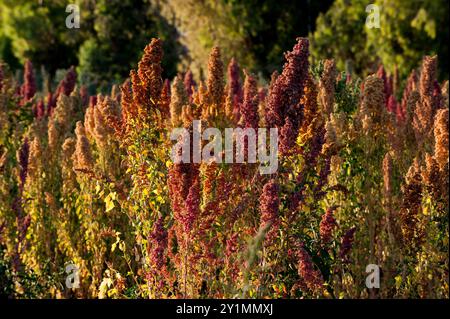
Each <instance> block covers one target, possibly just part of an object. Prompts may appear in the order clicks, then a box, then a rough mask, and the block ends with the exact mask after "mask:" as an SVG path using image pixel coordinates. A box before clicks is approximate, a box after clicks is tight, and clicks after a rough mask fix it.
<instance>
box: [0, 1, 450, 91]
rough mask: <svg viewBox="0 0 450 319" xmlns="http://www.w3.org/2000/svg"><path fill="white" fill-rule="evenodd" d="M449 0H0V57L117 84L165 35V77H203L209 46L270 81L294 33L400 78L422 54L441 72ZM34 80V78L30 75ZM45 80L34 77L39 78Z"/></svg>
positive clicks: (52, 73) (316, 56) (319, 50)
mask: <svg viewBox="0 0 450 319" xmlns="http://www.w3.org/2000/svg"><path fill="white" fill-rule="evenodd" d="M70 3H74V4H77V5H79V7H80V13H81V23H80V28H79V29H68V28H67V27H66V25H65V20H66V17H67V16H68V15H69V13H66V6H67V5H68V4H70ZM371 3H374V4H377V5H379V6H380V25H381V28H379V29H377V28H373V29H368V28H366V27H365V21H366V18H367V15H368V13H367V12H366V11H365V9H366V6H367V5H368V4H371ZM448 26H449V2H448V1H447V0H389V1H384V0H371V1H363V0H334V1H333V0H322V1H318V0H303V1H279V0H265V1H263V0H247V1H238V0H160V1H158V0H78V1H75V0H71V1H63V0H0V60H3V61H5V62H6V63H8V64H9V66H10V68H11V69H12V70H20V68H21V66H22V65H23V63H24V61H25V60H26V59H30V60H31V61H32V62H33V64H34V66H35V68H36V70H38V71H40V73H42V74H45V75H46V76H47V77H48V78H50V79H55V78H57V77H58V76H59V75H58V74H60V73H61V72H58V70H62V69H67V68H68V67H70V66H71V65H76V66H77V72H78V74H79V81H80V82H81V83H83V84H87V85H88V86H89V87H90V88H91V90H95V89H100V90H101V89H102V88H106V87H109V86H110V85H111V84H113V83H118V82H121V81H123V80H124V79H125V78H126V77H127V76H128V72H129V70H130V69H131V68H134V67H136V64H137V61H138V60H139V57H140V55H141V53H142V50H143V48H144V46H145V45H146V44H147V43H148V42H149V40H150V39H151V38H152V37H159V38H161V39H163V40H164V46H165V48H164V49H165V59H164V64H163V67H164V72H165V74H164V75H165V77H167V78H172V77H173V76H174V75H175V74H176V73H177V72H178V71H185V70H186V69H187V68H190V69H191V70H192V71H193V72H194V74H195V75H196V77H197V78H202V77H204V75H205V74H204V68H205V66H206V64H207V57H208V54H209V50H210V49H211V47H212V46H213V45H219V46H220V47H221V49H222V53H223V56H224V60H225V62H228V61H229V59H231V57H236V58H237V59H238V61H239V63H240V65H241V66H242V67H244V68H247V69H248V70H250V71H252V72H254V73H256V74H258V75H259V76H260V78H263V79H264V78H265V79H267V78H269V76H270V73H271V72H273V71H274V70H276V69H280V68H281V66H282V63H283V52H285V51H287V50H290V49H291V48H292V46H293V44H294V43H295V38H296V37H298V36H308V37H309V38H310V41H311V51H312V55H311V59H312V60H313V61H318V60H320V59H324V58H334V59H335V60H336V62H337V64H338V66H339V67H340V68H341V69H347V71H351V72H354V73H356V74H357V75H361V76H363V75H366V74H367V73H370V72H374V71H375V69H376V67H377V66H378V64H379V63H383V64H384V65H385V67H386V69H387V70H388V72H394V70H395V69H397V70H398V72H399V75H400V76H401V77H403V78H404V77H406V76H407V74H408V73H409V72H410V70H411V69H412V68H415V67H417V66H418V65H419V64H420V60H421V58H422V56H423V55H425V54H438V55H439V61H440V62H439V76H440V78H441V79H443V78H448V76H447V70H448V40H449V27H448ZM38 77H39V75H38ZM42 77H43V76H41V78H42Z"/></svg>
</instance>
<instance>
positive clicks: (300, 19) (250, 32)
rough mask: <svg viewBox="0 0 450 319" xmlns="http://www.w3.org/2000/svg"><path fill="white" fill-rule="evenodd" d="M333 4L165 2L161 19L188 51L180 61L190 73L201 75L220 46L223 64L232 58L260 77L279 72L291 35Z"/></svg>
mask: <svg viewBox="0 0 450 319" xmlns="http://www.w3.org/2000/svg"><path fill="white" fill-rule="evenodd" d="M331 3H332V0H325V1H320V2H318V1H311V0H302V1H276V0H266V1H261V0H248V1H237V0H219V1H216V0H205V1H196V0H167V1H164V2H163V3H162V9H163V11H162V12H163V15H164V16H166V17H167V19H168V20H169V21H173V23H174V24H175V26H176V27H177V28H178V30H179V31H180V34H181V42H182V43H183V44H184V45H185V46H186V47H187V48H188V52H189V57H188V58H187V59H185V61H184V64H185V65H184V67H186V66H188V67H189V68H191V69H192V71H193V72H194V74H196V75H197V76H200V77H202V65H203V64H202V63H203V61H205V60H206V59H207V57H208V55H209V50H210V48H211V47H212V46H214V45H220V47H221V48H222V52H223V56H224V60H225V61H229V60H230V59H231V58H232V57H235V58H236V59H237V60H238V61H239V63H240V64H241V65H242V66H243V67H246V68H248V69H250V70H251V71H259V72H261V73H262V75H263V76H265V77H267V78H268V77H269V75H270V74H271V73H272V72H273V71H274V70H276V69H279V68H280V67H281V66H282V63H283V54H282V53H283V52H285V51H287V50H288V49H289V48H291V47H292V44H293V41H294V39H295V38H296V37H299V36H306V35H307V34H308V32H310V31H312V30H314V28H315V26H314V25H315V20H316V17H317V15H318V14H319V12H321V11H325V10H327V8H328V7H329V6H330V5H331Z"/></svg>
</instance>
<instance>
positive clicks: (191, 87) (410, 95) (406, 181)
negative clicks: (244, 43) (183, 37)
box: [0, 38, 449, 298]
mask: <svg viewBox="0 0 450 319" xmlns="http://www.w3.org/2000/svg"><path fill="white" fill-rule="evenodd" d="M309 50H310V48H309V41H308V39H306V38H298V39H297V43H296V44H295V46H294V48H293V49H292V51H290V52H288V53H287V54H286V55H285V64H284V67H283V69H282V71H281V72H280V73H279V74H278V73H276V72H275V73H274V74H273V75H272V80H271V83H270V85H268V86H262V87H260V86H258V82H257V81H256V78H255V76H254V75H252V74H251V73H250V72H247V71H245V72H241V71H240V69H239V66H238V64H237V62H236V60H234V59H233V60H231V61H229V65H228V68H227V69H226V68H225V66H224V61H223V60H222V56H221V51H220V49H219V48H218V47H214V48H213V49H212V50H211V53H210V55H209V61H208V64H207V70H208V72H207V78H206V81H200V80H199V79H198V78H197V82H198V83H196V81H194V78H193V77H192V74H191V73H190V72H186V73H182V74H179V75H177V76H176V77H175V78H173V79H172V80H171V81H170V82H169V81H163V77H162V74H163V73H162V72H163V68H162V67H161V65H162V63H163V61H164V56H163V44H162V41H161V40H159V39H153V40H152V41H151V43H150V44H148V45H147V46H146V47H145V50H144V53H143V55H142V58H141V60H140V62H139V64H138V68H137V69H136V70H132V71H131V73H130V79H129V80H127V81H125V82H124V83H123V84H122V85H121V86H120V91H119V89H118V88H117V87H113V90H112V92H111V93H110V94H106V95H105V94H104V95H97V96H89V94H88V92H87V90H86V89H85V88H83V87H80V88H78V87H76V85H75V84H76V76H77V75H76V72H75V70H74V69H70V70H69V71H68V72H67V74H66V75H65V77H64V78H63V79H62V80H61V82H60V84H59V85H58V88H57V89H56V90H55V91H53V92H49V93H48V94H47V95H44V94H43V92H39V90H37V85H36V78H35V71H34V69H33V66H32V64H31V62H29V61H28V62H27V63H25V69H24V72H23V73H24V76H23V80H21V81H20V82H17V81H16V80H15V79H14V77H12V76H11V74H10V72H9V71H8V68H7V66H6V65H2V66H1V68H0V172H1V178H0V260H1V262H0V283H1V292H0V293H1V294H2V295H7V296H11V297H16V298H28V297H58V298H64V297H66V298H67V297H87V298H136V297H142V298H148V297H150V298H181V297H189V298H205V297H209V298H212V297H215V298H222V297H229V298H232V297H247V298H257V297H259V298H263V297H270V298H368V297H371V298H448V297H449V287H448V282H449V281H448V280H449V279H448V249H449V247H448V243H449V233H448V213H449V211H448V201H449V198H448V179H449V177H448V169H449V159H448V81H446V82H444V83H439V82H438V81H437V57H436V56H425V57H423V61H422V63H421V65H418V66H417V68H415V69H413V70H411V73H410V76H409V77H408V80H407V81H406V83H405V84H404V85H403V84H402V85H401V86H400V85H394V80H393V78H394V77H393V75H391V74H390V73H388V72H386V71H385V69H384V67H383V66H380V67H379V69H378V71H377V73H376V74H371V75H369V76H367V77H366V78H364V79H363V80H361V79H358V78H356V77H354V76H351V75H350V74H346V73H345V72H340V71H338V70H337V68H336V65H335V62H334V61H333V60H324V61H321V62H320V63H318V64H317V65H310V64H309V62H308V61H309V59H308V57H309ZM205 62H206V61H205ZM226 62H228V61H226ZM227 71H228V72H227ZM399 87H405V88H404V90H402V91H401V92H399V91H398V90H399V89H398V88H399ZM397 96H401V99H397ZM196 119H198V120H201V121H202V127H203V128H205V127H215V128H218V129H220V130H221V131H222V130H224V129H225V128H227V127H242V128H244V127H245V128H255V129H258V128H261V127H276V128H278V130H279V148H278V150H279V157H278V159H279V167H278V170H277V172H276V173H273V174H271V175H261V174H260V172H259V169H258V165H259V164H260V163H249V162H248V161H247V162H245V163H241V164H238V163H234V164H225V163H215V162H202V163H199V164H195V163H173V162H172V161H171V158H170V156H169V155H170V150H171V146H172V144H173V141H171V140H170V138H169V133H170V132H171V130H172V129H173V128H176V127H180V126H181V127H185V128H186V129H188V130H189V131H190V132H191V134H194V132H193V120H196ZM68 264H75V265H77V267H79V275H80V286H79V288H67V286H66V276H67V273H66V272H65V266H66V265H68ZM369 264H375V265H378V266H379V267H380V268H381V279H380V282H381V285H380V288H379V289H368V288H367V287H366V284H365V279H366V276H367V275H368V274H367V273H366V267H367V265H369Z"/></svg>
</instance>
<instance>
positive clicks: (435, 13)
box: [310, 0, 449, 78]
mask: <svg viewBox="0 0 450 319" xmlns="http://www.w3.org/2000/svg"><path fill="white" fill-rule="evenodd" d="M368 4H369V3H368V2H367V1H363V0H336V1H335V2H334V3H333V5H332V6H331V7H330V9H329V10H328V11H327V12H326V13H325V14H321V15H319V17H318V19H317V25H316V30H315V31H314V32H312V33H311V34H310V37H311V42H312V45H311V47H312V55H313V57H314V58H316V59H325V58H331V57H332V58H334V59H335V60H336V63H337V65H338V67H339V68H341V69H344V68H347V69H349V68H350V69H352V70H353V71H355V72H356V73H358V74H360V75H364V74H366V73H369V72H375V70H376V67H377V65H378V64H379V63H380V62H381V63H383V64H384V65H385V67H386V68H387V69H388V70H389V71H390V72H391V73H393V72H394V70H395V68H397V69H398V72H399V75H400V76H401V77H403V78H405V77H406V76H407V75H408V72H409V71H410V70H411V69H412V68H414V67H415V66H416V65H419V64H420V60H421V58H422V56H423V55H426V54H437V55H438V56H439V61H440V62H439V65H440V68H439V69H440V76H441V78H442V76H443V75H444V74H445V73H446V72H447V69H448V40H449V30H448V24H449V20H448V13H449V12H448V10H449V5H448V2H447V1H445V0H438V1H436V0H420V1H419V0H414V1H407V0H389V1H384V0H377V1H374V4H376V5H378V6H379V8H380V28H379V29H378V28H372V29H368V28H367V27H366V26H365V21H366V18H367V16H368V13H367V12H366V11H365V9H366V6H367V5H368Z"/></svg>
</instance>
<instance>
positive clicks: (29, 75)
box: [20, 60, 36, 103]
mask: <svg viewBox="0 0 450 319" xmlns="http://www.w3.org/2000/svg"><path fill="white" fill-rule="evenodd" d="M20 92H21V95H22V101H23V103H25V102H28V101H29V100H31V99H32V98H33V96H34V95H35V94H36V79H35V76H34V70H33V64H32V63H31V61H30V60H27V61H26V62H25V70H24V74H23V84H22V87H21V89H20Z"/></svg>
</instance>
